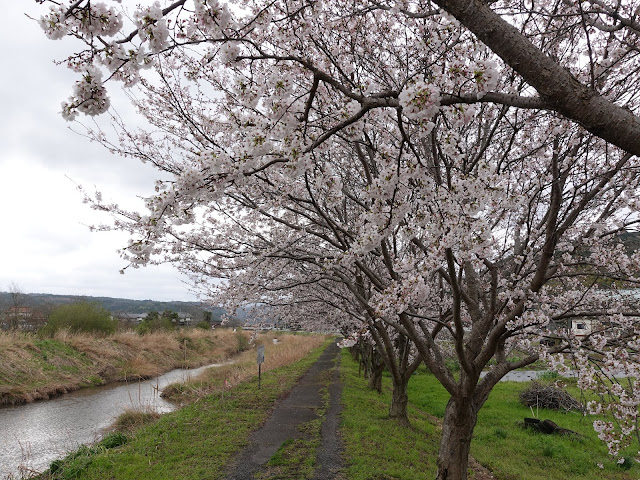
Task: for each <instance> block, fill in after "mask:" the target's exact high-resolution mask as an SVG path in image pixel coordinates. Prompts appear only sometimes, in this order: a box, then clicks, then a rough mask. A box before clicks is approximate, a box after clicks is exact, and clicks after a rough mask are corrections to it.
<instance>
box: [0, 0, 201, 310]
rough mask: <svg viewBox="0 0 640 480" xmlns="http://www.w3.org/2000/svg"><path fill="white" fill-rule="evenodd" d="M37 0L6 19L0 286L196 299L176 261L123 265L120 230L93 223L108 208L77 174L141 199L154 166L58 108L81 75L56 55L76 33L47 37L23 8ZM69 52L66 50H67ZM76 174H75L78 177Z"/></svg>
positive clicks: (111, 192) (117, 197) (124, 199)
mask: <svg viewBox="0 0 640 480" xmlns="http://www.w3.org/2000/svg"><path fill="white" fill-rule="evenodd" d="M43 10H44V9H43V7H41V6H39V5H37V4H36V2H35V1H34V0H27V1H25V0H22V1H19V2H7V4H6V5H4V8H3V14H4V17H3V28H2V29H0V44H1V45H4V47H3V49H2V54H0V55H1V57H2V69H1V73H0V100H1V102H0V105H1V108H2V110H1V114H0V291H7V290H8V289H9V285H10V284H11V283H15V284H17V285H18V286H19V287H20V288H21V289H22V291H23V292H25V293H55V294H72V295H92V296H110V297H123V298H133V299H153V300H194V299H195V296H194V295H193V294H192V293H190V292H189V289H188V287H187V286H186V285H185V284H184V277H182V276H181V275H180V274H179V273H178V272H177V270H175V269H174V268H173V267H171V266H168V265H165V266H160V267H157V266H151V267H147V268H143V269H137V270H132V269H128V270H127V272H126V274H125V275H120V274H119V270H120V269H121V268H122V267H124V266H125V265H126V264H125V262H124V261H123V260H122V259H120V258H119V256H118V254H117V253H116V250H117V249H118V248H120V247H122V246H123V245H125V244H126V240H127V237H126V235H125V234H122V233H119V232H107V233H91V232H89V229H88V228H87V227H86V225H90V224H99V223H103V222H108V220H109V219H108V218H107V217H104V216H101V215H100V214H99V213H98V212H94V211H92V210H91V209H90V208H89V206H87V205H85V204H83V203H82V197H81V195H80V193H79V192H78V191H77V190H76V185H75V184H76V183H77V184H80V185H82V186H83V187H85V188H86V189H87V190H89V191H93V188H94V186H95V187H96V188H98V189H99V190H100V191H101V192H103V194H104V199H105V200H114V201H117V202H118V203H120V204H122V205H126V206H134V205H136V204H137V202H138V201H139V200H137V195H144V194H147V193H151V192H152V190H153V181H154V179H155V178H156V176H157V175H156V173H155V172H154V170H153V169H151V168H150V167H147V166H145V165H142V164H141V163H139V162H138V161H135V160H131V159H123V158H119V157H115V156H113V155H111V154H109V153H108V152H107V151H106V150H105V149H104V148H103V147H101V146H100V145H98V144H95V143H91V142H89V140H87V139H86V138H84V137H82V136H80V135H79V134H77V133H74V132H73V131H71V130H70V127H73V124H72V123H68V122H65V121H64V120H63V119H62V117H61V116H60V114H59V111H60V103H61V102H62V101H63V100H65V99H66V98H67V97H68V96H69V94H70V93H71V89H72V86H73V81H74V79H75V75H74V74H73V72H70V71H69V70H67V69H66V68H65V67H61V66H56V65H54V64H53V60H54V59H58V60H60V59H64V58H65V57H66V55H68V54H69V53H70V49H72V48H73V46H74V42H68V41H66V40H65V39H63V40H60V41H51V40H48V39H47V38H46V37H45V36H44V34H42V33H41V31H40V29H39V27H38V25H37V24H36V23H35V22H34V21H32V20H29V19H28V18H27V17H26V16H25V13H28V14H30V15H31V16H34V17H38V16H40V15H41V13H42V12H43ZM65 54H66V55H65ZM74 182H75V183H74Z"/></svg>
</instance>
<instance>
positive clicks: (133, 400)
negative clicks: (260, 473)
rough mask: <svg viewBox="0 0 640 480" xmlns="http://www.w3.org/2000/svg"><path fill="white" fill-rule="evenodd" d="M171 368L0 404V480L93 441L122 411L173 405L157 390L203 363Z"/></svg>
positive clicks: (39, 467) (189, 374) (41, 465)
mask: <svg viewBox="0 0 640 480" xmlns="http://www.w3.org/2000/svg"><path fill="white" fill-rule="evenodd" d="M216 366H219V365H209V366H206V367H201V368H196V369H192V370H173V371H171V372H169V373H167V374H165V375H162V376H160V377H158V378H154V379H153V380H148V381H143V382H132V383H127V384H116V385H108V386H104V387H96V388H87V389H83V390H78V391H75V392H72V393H68V394H66V395H63V396H60V397H57V398H55V399H53V400H47V401H41V402H35V403H31V404H27V405H18V406H11V407H0V479H5V478H7V477H9V476H11V475H14V476H15V477H16V478H20V471H21V470H22V469H26V470H23V471H28V470H35V471H42V470H44V469H46V468H47V467H48V466H49V464H50V463H51V461H52V460H54V459H56V458H59V457H61V456H64V455H65V454H66V453H68V452H70V451H72V450H75V449H76V448H78V446H79V445H82V444H86V443H91V442H94V441H96V440H97V439H99V437H100V435H101V433H102V432H103V431H104V429H105V428H106V427H108V426H109V425H111V424H112V423H113V421H114V420H115V419H116V417H118V415H120V414H121V413H122V412H123V411H125V410H126V409H131V408H140V407H144V408H152V409H154V410H155V411H157V412H160V413H166V412H170V411H171V410H173V409H174V408H175V406H174V405H173V404H171V403H170V402H167V401H166V400H164V399H163V398H161V397H160V395H159V392H161V391H162V389H163V388H164V387H166V386H167V385H169V384H170V383H173V382H178V381H184V380H186V379H188V378H189V377H193V376H195V375H197V374H198V373H200V372H201V371H203V370H204V369H206V368H209V367H216Z"/></svg>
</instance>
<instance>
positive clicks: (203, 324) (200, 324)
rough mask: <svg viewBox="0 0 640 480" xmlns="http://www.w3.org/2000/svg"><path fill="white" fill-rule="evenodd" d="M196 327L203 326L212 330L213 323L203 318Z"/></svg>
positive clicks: (202, 327)
mask: <svg viewBox="0 0 640 480" xmlns="http://www.w3.org/2000/svg"><path fill="white" fill-rule="evenodd" d="M196 327H198V328H201V329H203V330H211V325H210V324H209V322H207V321H206V320H202V321H201V322H199V323H198V324H197V325H196Z"/></svg>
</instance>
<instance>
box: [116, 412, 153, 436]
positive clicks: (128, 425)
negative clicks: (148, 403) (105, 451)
mask: <svg viewBox="0 0 640 480" xmlns="http://www.w3.org/2000/svg"><path fill="white" fill-rule="evenodd" d="M158 418H160V414H159V413H158V412H156V411H155V410H153V409H152V408H148V409H145V408H143V409H130V408H128V409H126V410H125V411H124V413H122V414H120V415H119V416H118V418H117V419H116V421H115V422H114V423H113V425H111V428H110V430H113V431H115V432H122V433H127V434H131V433H134V432H135V431H136V430H138V429H139V428H140V427H143V426H144V425H147V424H149V423H153V422H155V421H156V420H157V419H158Z"/></svg>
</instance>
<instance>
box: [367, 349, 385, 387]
mask: <svg viewBox="0 0 640 480" xmlns="http://www.w3.org/2000/svg"><path fill="white" fill-rule="evenodd" d="M371 360H372V361H371V371H370V372H369V388H371V389H373V390H375V391H376V392H378V393H382V372H384V362H383V361H382V360H381V359H380V358H379V357H378V355H372V357H371Z"/></svg>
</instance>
